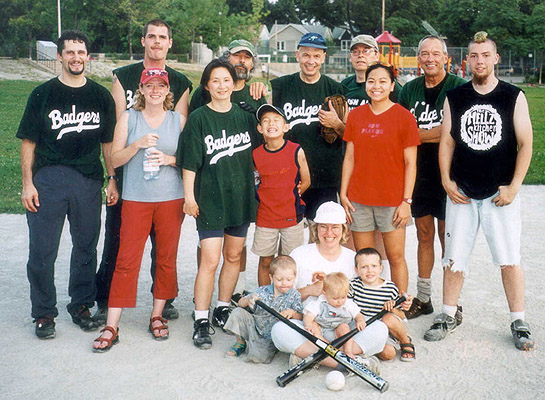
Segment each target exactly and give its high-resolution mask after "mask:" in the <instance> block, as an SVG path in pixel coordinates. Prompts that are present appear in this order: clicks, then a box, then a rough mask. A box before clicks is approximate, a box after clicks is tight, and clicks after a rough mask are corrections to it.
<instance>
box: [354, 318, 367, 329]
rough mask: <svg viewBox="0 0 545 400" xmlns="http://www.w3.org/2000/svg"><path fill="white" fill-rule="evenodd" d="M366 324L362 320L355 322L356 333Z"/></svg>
mask: <svg viewBox="0 0 545 400" xmlns="http://www.w3.org/2000/svg"><path fill="white" fill-rule="evenodd" d="M366 326H367V324H366V323H365V319H364V318H362V319H360V320H356V328H358V331H363V330H364V329H365V327H366Z"/></svg>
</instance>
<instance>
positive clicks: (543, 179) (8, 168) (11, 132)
mask: <svg viewBox="0 0 545 400" xmlns="http://www.w3.org/2000/svg"><path fill="white" fill-rule="evenodd" d="M187 76H188V78H189V79H191V81H192V82H193V85H194V87H197V86H198V82H199V80H200V73H199V72H195V71H190V72H188V73H187ZM257 80H259V81H263V80H262V79H260V78H259V79H257ZM98 81H99V82H100V83H101V84H103V85H104V86H106V87H107V88H108V89H111V81H110V80H98ZM40 83H41V82H28V81H3V80H0V127H2V129H1V130H0V138H1V143H2V156H1V157H0V213H23V212H24V208H23V206H22V205H21V200H20V197H21V170H20V164H19V154H20V145H21V143H20V140H19V139H17V138H16V137H15V133H16V132H17V128H18V126H19V122H20V121H21V117H22V115H23V112H24V110H25V106H26V101H27V98H28V96H29V94H30V92H31V91H32V89H34V88H35V87H36V86H38V85H39V84H40ZM524 90H525V92H526V97H527V98H528V104H529V106H530V116H531V119H532V126H533V128H534V153H533V158H532V164H531V165H530V170H529V171H528V174H527V176H526V180H525V181H524V183H525V184H545V88H542V87H524Z"/></svg>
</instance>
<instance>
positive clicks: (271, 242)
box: [252, 221, 305, 257]
mask: <svg viewBox="0 0 545 400" xmlns="http://www.w3.org/2000/svg"><path fill="white" fill-rule="evenodd" d="M278 237H280V252H281V254H283V255H289V254H290V253H291V252H292V250H293V249H295V248H297V247H299V246H302V245H303V242H304V240H305V237H304V225H303V221H301V222H299V223H298V224H297V225H295V226H290V227H289V228H282V229H274V228H264V227H261V226H256V227H255V234H254V244H253V246H252V252H253V253H254V254H257V255H258V256H260V257H270V256H274V255H275V254H276V253H277V252H278Z"/></svg>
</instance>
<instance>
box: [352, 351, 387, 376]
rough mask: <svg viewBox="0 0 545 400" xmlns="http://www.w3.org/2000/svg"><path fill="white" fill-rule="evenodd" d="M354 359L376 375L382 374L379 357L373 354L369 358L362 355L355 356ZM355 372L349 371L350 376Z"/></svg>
mask: <svg viewBox="0 0 545 400" xmlns="http://www.w3.org/2000/svg"><path fill="white" fill-rule="evenodd" d="M354 360H355V361H357V362H359V363H360V364H361V365H364V366H365V367H367V369H368V370H369V371H371V372H372V373H374V374H375V375H380V361H379V360H378V358H377V357H375V356H371V357H368V358H365V357H362V356H361V355H358V356H354ZM352 375H353V373H349V374H348V376H352Z"/></svg>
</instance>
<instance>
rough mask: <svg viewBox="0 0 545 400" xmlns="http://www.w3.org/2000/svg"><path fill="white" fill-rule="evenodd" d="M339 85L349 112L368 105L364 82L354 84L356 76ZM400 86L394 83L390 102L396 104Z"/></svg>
mask: <svg viewBox="0 0 545 400" xmlns="http://www.w3.org/2000/svg"><path fill="white" fill-rule="evenodd" d="M341 84H342V85H343V94H344V95H345V96H346V100H347V102H348V107H349V108H350V111H352V110H353V109H354V108H356V107H358V106H362V105H364V104H367V103H369V101H370V99H369V96H368V95H367V92H366V91H365V82H356V75H352V76H349V77H347V78H345V79H344V80H343V81H342V82H341ZM401 88H402V86H401V85H400V84H399V83H398V82H397V81H395V86H394V90H393V91H392V93H390V100H392V101H393V102H394V103H397V98H398V96H399V92H400V91H401Z"/></svg>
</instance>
